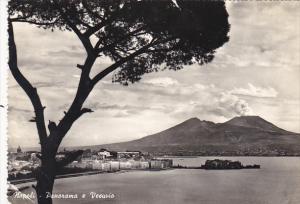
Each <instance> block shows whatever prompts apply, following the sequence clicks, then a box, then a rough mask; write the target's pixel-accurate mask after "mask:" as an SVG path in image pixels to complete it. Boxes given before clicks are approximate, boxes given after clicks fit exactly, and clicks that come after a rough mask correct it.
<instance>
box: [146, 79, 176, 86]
mask: <svg viewBox="0 0 300 204" xmlns="http://www.w3.org/2000/svg"><path fill="white" fill-rule="evenodd" d="M143 83H145V84H151V85H154V86H161V87H168V86H173V85H178V84H179V83H178V81H177V80H175V79H172V78H170V77H160V78H153V79H148V80H145V81H144V82H143Z"/></svg>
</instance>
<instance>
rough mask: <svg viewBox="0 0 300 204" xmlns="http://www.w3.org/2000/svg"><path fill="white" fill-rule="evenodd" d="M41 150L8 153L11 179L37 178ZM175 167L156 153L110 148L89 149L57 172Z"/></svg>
mask: <svg viewBox="0 0 300 204" xmlns="http://www.w3.org/2000/svg"><path fill="white" fill-rule="evenodd" d="M68 153H69V151H67V150H66V149H64V150H63V151H60V152H58V153H57V155H56V159H57V160H59V159H62V158H64V157H65V156H66V155H67V154H68ZM39 154H40V153H39V152H38V151H22V149H21V147H20V146H19V147H18V148H17V151H16V152H8V180H9V181H17V180H24V179H32V178H34V171H35V170H36V169H37V168H38V167H39V166H40V159H39ZM172 166H173V161H172V160H171V159H158V158H155V157H154V156H153V155H152V154H149V153H146V152H143V153H142V152H140V151H124V152H116V151H109V150H107V149H103V148H102V149H99V150H98V151H96V150H93V151H92V150H91V149H86V150H84V151H83V154H82V155H81V156H79V157H78V158H77V159H76V160H75V161H73V162H72V163H70V164H68V165H67V166H66V167H64V168H63V169H60V170H59V171H58V172H57V174H58V175H64V174H76V173H85V172H97V173H102V172H117V171H120V170H164V169H169V168H171V167H172Z"/></svg>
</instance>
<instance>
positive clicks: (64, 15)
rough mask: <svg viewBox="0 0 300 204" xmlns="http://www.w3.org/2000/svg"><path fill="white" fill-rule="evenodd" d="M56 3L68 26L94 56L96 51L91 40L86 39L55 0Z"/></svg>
mask: <svg viewBox="0 0 300 204" xmlns="http://www.w3.org/2000/svg"><path fill="white" fill-rule="evenodd" d="M54 3H55V5H56V7H57V9H58V10H59V12H60V14H61V16H62V18H63V19H64V20H65V21H66V24H67V25H68V26H69V27H70V28H71V29H72V30H73V31H74V32H75V34H76V35H77V37H78V38H79V40H80V41H81V43H82V45H83V46H84V48H85V50H86V52H87V53H88V54H89V55H91V54H94V49H93V45H92V43H91V41H90V40H89V38H87V37H85V36H84V35H83V34H82V33H81V32H80V30H79V29H78V28H77V27H76V25H75V24H73V23H72V22H71V21H70V19H69V17H68V15H67V14H66V13H65V12H64V11H63V10H62V9H61V7H60V5H59V3H58V1H57V0H54Z"/></svg>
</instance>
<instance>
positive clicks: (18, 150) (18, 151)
mask: <svg viewBox="0 0 300 204" xmlns="http://www.w3.org/2000/svg"><path fill="white" fill-rule="evenodd" d="M17 153H22V149H21V147H20V145H19V146H18V148H17Z"/></svg>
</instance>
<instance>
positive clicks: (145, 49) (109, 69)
mask: <svg viewBox="0 0 300 204" xmlns="http://www.w3.org/2000/svg"><path fill="white" fill-rule="evenodd" d="M169 40H172V38H168V39H163V40H161V41H159V40H156V39H152V40H151V42H150V43H149V44H148V45H145V46H144V47H142V48H140V49H139V50H137V51H135V52H134V53H132V54H130V55H128V56H127V57H123V58H122V59H120V60H119V61H117V62H115V63H114V64H112V65H110V66H109V67H107V68H106V69H104V70H103V71H101V72H100V73H98V74H97V75H96V76H95V77H94V78H93V79H92V86H93V87H94V86H95V85H96V84H97V83H98V82H99V81H100V80H101V79H103V78H104V77H105V76H107V75H108V74H109V73H111V72H113V71H114V70H115V69H117V68H118V67H120V66H121V65H123V64H124V63H126V62H127V61H129V60H132V59H134V58H135V57H136V56H138V55H140V54H143V53H146V52H148V49H149V48H150V47H152V46H154V45H157V44H159V43H163V42H167V41H169Z"/></svg>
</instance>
